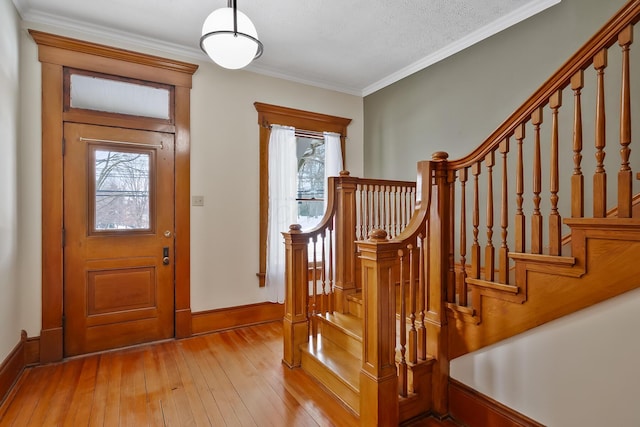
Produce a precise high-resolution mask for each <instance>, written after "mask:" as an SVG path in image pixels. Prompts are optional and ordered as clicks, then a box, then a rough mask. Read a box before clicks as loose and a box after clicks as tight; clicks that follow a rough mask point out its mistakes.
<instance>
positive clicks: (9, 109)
mask: <svg viewBox="0 0 640 427" xmlns="http://www.w3.org/2000/svg"><path fill="white" fill-rule="evenodd" d="M19 22H20V21H19V18H18V14H17V12H16V10H15V7H14V6H13V3H12V2H11V0H0V93H1V94H2V95H1V96H0V152H1V153H2V155H1V156H0V362H1V361H2V360H4V359H5V358H6V356H7V355H8V354H9V353H10V352H11V350H12V349H13V348H14V347H15V345H16V344H18V342H19V341H20V324H19V319H20V314H19V309H20V307H19V294H18V289H19V287H18V279H17V265H18V264H17V263H18V261H17V256H18V233H17V228H18V202H17V200H18V188H17V166H16V162H17V149H18V148H17V147H18V109H19V104H20V103H19V84H20V77H19V76H20V72H19V70H20V69H19V60H20V56H19V39H18V37H19Z"/></svg>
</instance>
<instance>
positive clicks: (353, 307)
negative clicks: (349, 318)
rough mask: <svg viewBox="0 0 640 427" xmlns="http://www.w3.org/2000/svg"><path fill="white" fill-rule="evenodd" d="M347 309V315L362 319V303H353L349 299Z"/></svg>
mask: <svg viewBox="0 0 640 427" xmlns="http://www.w3.org/2000/svg"><path fill="white" fill-rule="evenodd" d="M348 308H349V313H351V314H353V315H354V316H356V317H359V318H360V319H362V303H361V302H358V301H353V300H351V299H350V300H349V301H348Z"/></svg>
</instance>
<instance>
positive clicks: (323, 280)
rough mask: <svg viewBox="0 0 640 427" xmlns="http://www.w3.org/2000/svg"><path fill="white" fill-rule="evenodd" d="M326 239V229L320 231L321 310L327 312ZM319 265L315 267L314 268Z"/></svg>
mask: <svg viewBox="0 0 640 427" xmlns="http://www.w3.org/2000/svg"><path fill="white" fill-rule="evenodd" d="M325 240H326V232H325V230H323V231H322V233H320V250H321V252H320V266H321V270H320V281H321V283H322V299H321V300H320V312H321V313H322V314H325V313H326V312H327V311H328V308H327V306H328V305H329V303H328V301H327V298H328V295H327V263H326V262H325V256H326V254H327V252H326V247H325V243H326V242H325ZM316 268H317V267H314V270H315V269H316Z"/></svg>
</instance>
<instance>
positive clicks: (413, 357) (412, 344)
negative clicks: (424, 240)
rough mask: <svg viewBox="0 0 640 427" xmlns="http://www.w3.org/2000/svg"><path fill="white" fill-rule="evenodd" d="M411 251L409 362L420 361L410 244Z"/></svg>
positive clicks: (412, 252) (412, 249)
mask: <svg viewBox="0 0 640 427" xmlns="http://www.w3.org/2000/svg"><path fill="white" fill-rule="evenodd" d="M407 250H408V251H409V321H410V325H411V327H410V328H409V362H411V363H413V364H415V363H418V331H417V330H416V285H417V283H416V276H415V264H414V263H415V261H416V260H415V257H414V248H413V245H411V244H410V245H408V246H407Z"/></svg>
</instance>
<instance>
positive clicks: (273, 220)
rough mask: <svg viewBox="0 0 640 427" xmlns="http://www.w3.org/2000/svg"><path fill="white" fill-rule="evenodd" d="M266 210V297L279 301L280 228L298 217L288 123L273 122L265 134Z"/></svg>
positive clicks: (282, 291)
mask: <svg viewBox="0 0 640 427" xmlns="http://www.w3.org/2000/svg"><path fill="white" fill-rule="evenodd" d="M268 167H269V210H268V212H269V213H268V217H267V268H266V278H265V284H266V287H267V292H268V296H269V300H270V301H272V302H279V303H282V302H283V301H284V296H285V283H284V270H285V251H284V239H283V237H282V234H281V233H282V232H283V231H287V230H289V225H291V224H294V223H295V222H296V221H297V219H298V206H297V203H296V191H297V177H298V161H297V156H296V136H295V129H294V128H292V127H286V126H278V125H273V126H272V127H271V136H270V138H269V165H268Z"/></svg>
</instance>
